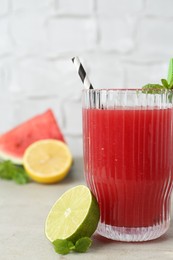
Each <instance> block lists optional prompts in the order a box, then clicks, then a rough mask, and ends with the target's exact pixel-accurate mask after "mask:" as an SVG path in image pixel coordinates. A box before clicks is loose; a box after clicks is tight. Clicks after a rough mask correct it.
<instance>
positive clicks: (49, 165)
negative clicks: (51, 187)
mask: <svg viewBox="0 0 173 260" xmlns="http://www.w3.org/2000/svg"><path fill="white" fill-rule="evenodd" d="M71 165H72V155H71V153H70V150H69V148H68V146H67V145H66V144H65V143H63V142H61V141H57V140H55V139H46V140H40V141H37V142H35V143H33V144H31V145H30V146H28V148H27V149H26V150H25V153H24V156H23V166H24V168H25V171H26V172H27V173H28V175H29V176H30V177H31V179H33V180H34V181H37V182H40V183H55V182H58V181H60V180H62V179H63V178H64V177H65V176H66V175H67V173H68V172H69V170H70V167H71Z"/></svg>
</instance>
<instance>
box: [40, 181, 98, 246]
mask: <svg viewBox="0 0 173 260" xmlns="http://www.w3.org/2000/svg"><path fill="white" fill-rule="evenodd" d="M99 217H100V211H99V206H98V203H97V201H96V199H95V197H94V196H93V194H92V193H91V191H90V190H89V189H88V188H87V187H86V186H84V185H79V186H76V187H74V188H72V189H70V190H68V191H66V192H65V193H64V194H63V195H62V196H61V197H60V198H59V199H58V200H57V202H56V203H55V204H54V205H53V207H52V209H51V210H50V212H49V214H48V216H47V219H46V223H45V234H46V236H47V238H48V239H49V240H50V241H51V242H52V243H54V245H56V241H59V240H62V239H63V240H68V241H71V242H72V243H76V241H78V240H79V239H80V238H82V237H91V235H92V234H93V233H94V231H95V230H96V228H97V225H98V221H99Z"/></svg>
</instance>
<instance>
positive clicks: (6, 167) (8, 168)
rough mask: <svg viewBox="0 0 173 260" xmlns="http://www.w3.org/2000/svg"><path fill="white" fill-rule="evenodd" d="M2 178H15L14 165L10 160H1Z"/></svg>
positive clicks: (0, 174)
mask: <svg viewBox="0 0 173 260" xmlns="http://www.w3.org/2000/svg"><path fill="white" fill-rule="evenodd" d="M0 178H1V179H6V180H11V179H12V178H13V165H12V164H11V162H10V161H3V162H0Z"/></svg>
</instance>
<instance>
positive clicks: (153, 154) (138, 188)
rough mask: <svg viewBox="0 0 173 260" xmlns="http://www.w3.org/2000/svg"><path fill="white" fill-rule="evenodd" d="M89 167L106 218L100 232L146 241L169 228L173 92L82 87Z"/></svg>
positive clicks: (91, 184)
mask: <svg viewBox="0 0 173 260" xmlns="http://www.w3.org/2000/svg"><path fill="white" fill-rule="evenodd" d="M82 103H83V151H84V172H85V178H86V182H87V184H88V186H89V188H90V189H91V190H92V192H93V193H94V195H95V196H96V198H97V200H98V202H99V205H100V209H101V217H100V223H99V226H98V229H97V232H98V233H99V234H100V235H102V236H105V237H107V238H111V239H114V240H120V241H146V240H151V239H155V238H157V237H159V236H161V235H162V234H164V233H165V232H166V230H167V229H168V227H169V223H170V197H171V191H172V187H173V175H172V170H173V105H172V93H171V92H166V93H162V94H144V93H142V91H141V90H127V89H126V90H116V89H109V90H107V89H100V90H83V94H82Z"/></svg>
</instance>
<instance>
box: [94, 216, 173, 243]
mask: <svg viewBox="0 0 173 260" xmlns="http://www.w3.org/2000/svg"><path fill="white" fill-rule="evenodd" d="M169 223H170V221H169V220H168V221H165V222H164V223H162V224H160V225H155V226H152V227H138V228H128V227H116V226H110V225H106V224H104V223H99V225H98V228H97V233H98V234H100V235H101V236H103V237H106V238H109V239H112V240H117V241H124V242H142V241H148V240H152V239H156V238H158V237H160V236H161V235H163V234H164V233H165V232H166V231H167V229H168V228H169Z"/></svg>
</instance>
